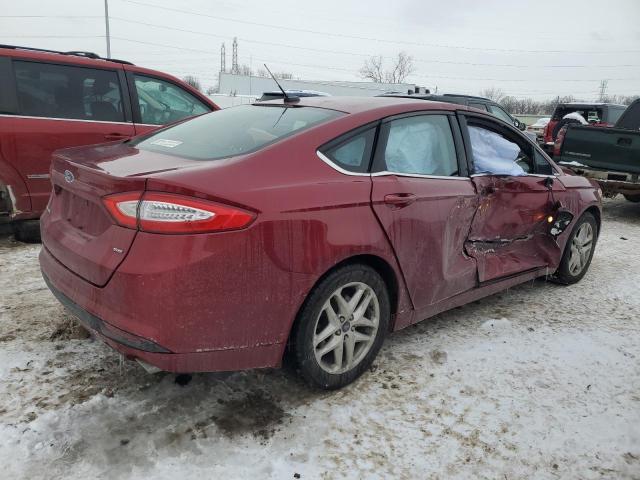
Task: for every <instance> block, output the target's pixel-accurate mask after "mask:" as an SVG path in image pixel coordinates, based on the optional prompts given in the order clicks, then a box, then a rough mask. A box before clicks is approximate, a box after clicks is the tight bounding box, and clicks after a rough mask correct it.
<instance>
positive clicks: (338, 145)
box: [320, 127, 376, 173]
mask: <svg viewBox="0 0 640 480" xmlns="http://www.w3.org/2000/svg"><path fill="white" fill-rule="evenodd" d="M375 135H376V129H375V127H371V128H369V129H367V130H365V131H361V132H358V133H356V134H349V135H348V136H345V137H341V138H339V139H337V140H334V141H332V142H331V143H329V144H327V145H326V146H324V147H321V148H320V152H321V153H322V154H323V155H325V156H327V157H328V158H329V159H330V160H331V161H333V162H334V163H336V164H337V165H339V166H340V167H342V168H344V169H345V170H349V171H350V172H359V173H364V172H366V171H367V170H368V169H369V161H370V160H371V153H372V150H373V142H374V138H375Z"/></svg>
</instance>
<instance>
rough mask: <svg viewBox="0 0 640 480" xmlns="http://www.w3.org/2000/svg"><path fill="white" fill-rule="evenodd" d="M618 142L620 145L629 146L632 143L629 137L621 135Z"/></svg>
mask: <svg viewBox="0 0 640 480" xmlns="http://www.w3.org/2000/svg"><path fill="white" fill-rule="evenodd" d="M617 144H618V145H620V146H624V147H628V146H629V145H631V139H630V138H629V137H620V138H619V139H618V141H617Z"/></svg>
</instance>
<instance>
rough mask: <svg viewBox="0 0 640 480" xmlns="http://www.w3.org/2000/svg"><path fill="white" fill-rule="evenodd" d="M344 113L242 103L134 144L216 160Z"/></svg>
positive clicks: (252, 149) (278, 138)
mask: <svg viewBox="0 0 640 480" xmlns="http://www.w3.org/2000/svg"><path fill="white" fill-rule="evenodd" d="M342 115H345V114H344V113H342V112H338V111H336V110H327V109H324V108H314V107H285V106H280V105H275V106H271V105H240V106H238V107H232V108H226V109H223V110H219V111H217V112H215V113H211V114H208V115H202V116H200V117H196V118H193V119H191V120H188V121H186V122H183V123H180V124H178V125H174V126H171V127H168V128H165V129H162V130H160V131H158V132H156V133H154V134H151V135H150V136H147V137H145V138H143V139H142V140H139V141H137V142H133V143H132V145H135V146H137V147H138V148H140V149H141V150H150V151H154V152H161V153H165V154H169V155H177V156H181V157H186V158H192V159H195V160H215V159H219V158H226V157H231V156H235V155H243V154H245V153H251V152H255V151H256V150H259V149H260V148H262V147H265V146H266V145H270V144H272V143H275V142H277V141H278V140H281V139H283V138H285V137H288V136H290V135H293V134H295V133H298V132H302V131H303V130H306V129H308V128H311V127H313V126H315V125H318V124H320V123H322V122H326V121H328V120H331V119H334V118H337V117H339V116H342Z"/></svg>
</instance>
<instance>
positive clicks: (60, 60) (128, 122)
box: [0, 45, 218, 240]
mask: <svg viewBox="0 0 640 480" xmlns="http://www.w3.org/2000/svg"><path fill="white" fill-rule="evenodd" d="M212 110H218V107H217V106H216V105H215V104H214V103H213V102H212V101H211V100H209V99H208V98H207V97H206V96H205V95H203V94H202V93H200V92H198V91H197V90H196V89H194V88H192V87H191V86H189V85H187V84H186V83H185V82H183V81H181V80H178V79H177V78H175V77H172V76H170V75H167V74H164V73H161V72H157V71H155V70H149V69H146V68H141V67H137V66H134V65H133V64H131V63H129V62H126V61H122V60H114V59H103V58H100V57H99V56H98V55H96V54H93V53H88V52H55V51H48V50H40V49H33V48H26V47H15V46H8V45H0V223H6V222H13V223H14V227H15V232H16V236H17V237H18V238H20V239H22V240H35V239H37V238H38V237H39V229H38V224H37V222H35V221H30V220H34V219H38V218H39V217H40V214H41V213H42V212H43V210H44V209H45V206H46V204H47V199H48V198H49V192H50V191H51V183H50V180H49V166H50V163H51V153H52V152H53V151H54V150H57V149H59V148H63V147H74V146H80V145H89V144H96V143H104V142H109V141H114V140H122V139H127V138H129V137H132V136H134V135H138V134H140V133H144V132H148V131H149V130H152V129H155V128H158V126H160V125H165V124H168V123H172V122H176V121H178V120H181V119H183V118H186V117H191V116H195V115H200V114H203V113H207V112H210V111H212Z"/></svg>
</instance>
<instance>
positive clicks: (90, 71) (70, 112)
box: [13, 61, 125, 122]
mask: <svg viewBox="0 0 640 480" xmlns="http://www.w3.org/2000/svg"><path fill="white" fill-rule="evenodd" d="M13 69H14V73H15V78H16V87H17V92H18V105H19V113H20V114H21V115H28V116H32V117H51V118H69V119H76V120H97V121H108V122H123V121H124V119H125V118H124V110H123V105H122V92H121V91H120V82H119V80H118V74H117V73H116V72H115V71H112V70H99V69H94V68H84V67H74V66H68V65H53V64H48V63H37V62H22V61H14V62H13Z"/></svg>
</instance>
